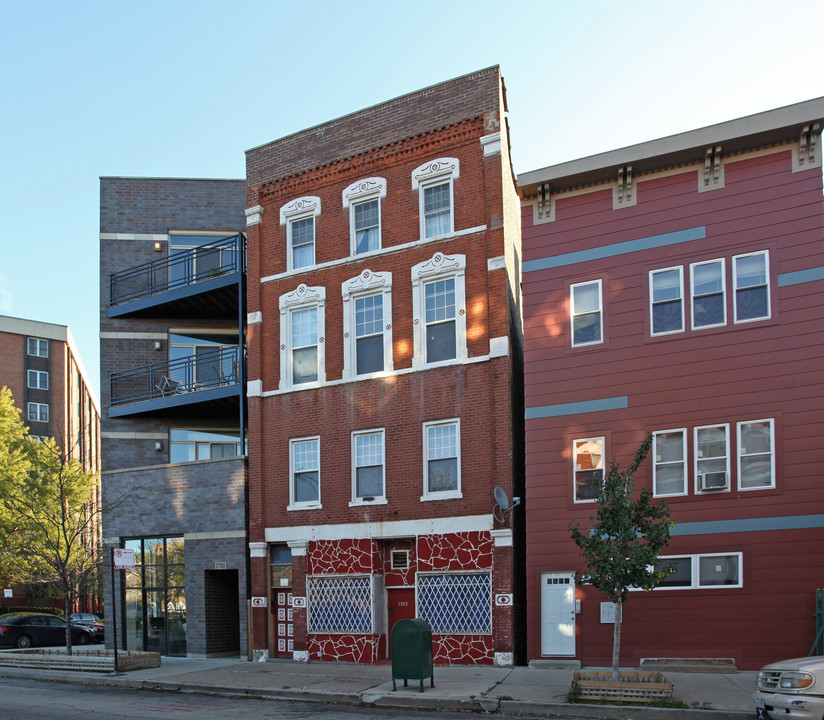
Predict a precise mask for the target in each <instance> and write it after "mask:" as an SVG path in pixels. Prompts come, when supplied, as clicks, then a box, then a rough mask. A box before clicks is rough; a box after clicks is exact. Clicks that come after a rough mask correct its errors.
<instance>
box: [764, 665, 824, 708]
mask: <svg viewBox="0 0 824 720" xmlns="http://www.w3.org/2000/svg"><path fill="white" fill-rule="evenodd" d="M755 712H756V717H758V718H764V719H765V720H778V718H783V719H784V720H796V719H798V720H824V656H821V655H817V656H813V657H804V658H793V659H792V660H781V661H779V662H774V663H770V664H769V665H765V666H764V667H763V668H761V672H759V673H758V690H757V692H756V693H755Z"/></svg>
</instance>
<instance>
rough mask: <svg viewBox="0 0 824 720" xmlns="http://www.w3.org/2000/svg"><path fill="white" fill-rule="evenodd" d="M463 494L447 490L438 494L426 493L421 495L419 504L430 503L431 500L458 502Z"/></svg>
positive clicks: (458, 491)
mask: <svg viewBox="0 0 824 720" xmlns="http://www.w3.org/2000/svg"><path fill="white" fill-rule="evenodd" d="M462 497H463V493H462V492H461V491H460V490H448V491H444V492H439V493H427V494H426V495H421V502H430V501H432V500H460V499H461V498H462Z"/></svg>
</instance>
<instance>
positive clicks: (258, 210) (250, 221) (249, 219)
mask: <svg viewBox="0 0 824 720" xmlns="http://www.w3.org/2000/svg"><path fill="white" fill-rule="evenodd" d="M245 212H246V227H249V226H251V225H260V224H261V223H262V222H263V207H262V206H260V205H255V206H254V207H250V208H246V211H245Z"/></svg>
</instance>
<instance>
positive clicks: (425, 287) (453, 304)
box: [412, 253, 467, 367]
mask: <svg viewBox="0 0 824 720" xmlns="http://www.w3.org/2000/svg"><path fill="white" fill-rule="evenodd" d="M465 269H466V256H465V255H453V256H448V255H443V254H441V253H436V254H435V255H434V257H433V258H432V259H431V260H427V261H426V262H423V263H419V264H418V265H415V267H413V268H412V289H413V298H412V305H413V309H412V311H413V316H414V326H413V328H414V340H415V355H414V359H413V362H412V364H413V367H421V366H423V365H431V364H433V363H440V362H449V361H452V360H456V359H458V360H463V359H465V358H466V357H467V350H466V308H465V305H466V299H465V286H464V279H465Z"/></svg>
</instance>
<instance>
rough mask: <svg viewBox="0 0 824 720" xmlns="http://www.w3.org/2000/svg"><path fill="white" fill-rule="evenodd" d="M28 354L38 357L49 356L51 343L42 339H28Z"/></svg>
mask: <svg viewBox="0 0 824 720" xmlns="http://www.w3.org/2000/svg"><path fill="white" fill-rule="evenodd" d="M27 354H28V355H35V356H36V357H48V356H49V341H48V340H43V339H42V338H31V337H30V338H28V342H27Z"/></svg>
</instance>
